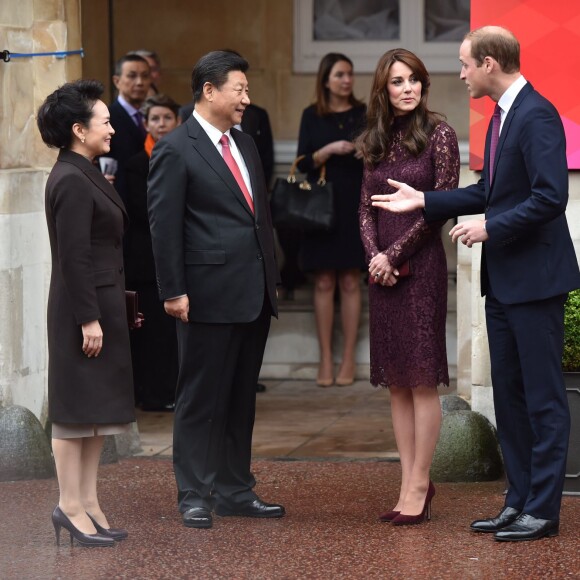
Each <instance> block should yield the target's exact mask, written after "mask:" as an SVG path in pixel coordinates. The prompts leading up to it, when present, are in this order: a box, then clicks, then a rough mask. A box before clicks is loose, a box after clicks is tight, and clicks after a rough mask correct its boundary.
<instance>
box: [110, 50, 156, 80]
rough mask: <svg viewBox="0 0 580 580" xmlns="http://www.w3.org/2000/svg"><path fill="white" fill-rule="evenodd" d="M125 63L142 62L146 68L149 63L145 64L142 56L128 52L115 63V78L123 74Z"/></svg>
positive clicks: (145, 60) (145, 61)
mask: <svg viewBox="0 0 580 580" xmlns="http://www.w3.org/2000/svg"><path fill="white" fill-rule="evenodd" d="M126 62H144V63H145V64H146V65H147V68H149V63H148V62H147V59H145V58H143V57H142V56H139V55H138V54H135V53H134V52H130V53H128V54H125V55H123V56H122V57H121V58H119V59H117V61H116V62H115V75H116V76H118V77H120V76H121V74H123V65H124V64H125V63H126Z"/></svg>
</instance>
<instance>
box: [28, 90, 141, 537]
mask: <svg viewBox="0 0 580 580" xmlns="http://www.w3.org/2000/svg"><path fill="white" fill-rule="evenodd" d="M102 94H103V85H102V84H101V83H100V82H98V81H85V80H80V81H75V82H72V83H67V84H65V85H63V86H62V87H60V88H58V89H57V90H56V91H54V92H53V93H52V94H50V95H49V96H48V97H47V98H46V100H45V101H44V103H43V104H42V105H41V106H40V108H39V110H38V116H37V123H38V128H39V130H40V135H41V137H42V140H43V141H44V142H45V143H46V144H47V145H48V146H49V147H55V148H58V149H59V154H58V159H57V161H56V163H55V165H54V167H53V168H52V171H51V173H50V175H49V177H48V181H47V183H46V199H45V206H46V221H47V225H48V235H49V238H50V247H51V254H52V273H51V278H50V290H49V295H48V313H47V324H48V354H49V364H48V418H49V420H50V421H51V423H52V450H53V453H54V460H55V464H56V473H57V477H58V486H59V491H60V498H59V502H58V505H57V506H56V508H55V509H54V511H53V514H52V523H53V525H54V529H55V532H56V539H57V543H59V540H60V531H61V528H65V529H66V530H67V531H68V532H69V534H70V538H71V544H72V542H73V538H74V539H76V540H77V542H78V543H79V544H81V545H83V546H112V545H113V544H114V543H115V541H116V540H122V539H124V538H126V537H127V535H128V534H127V531H126V530H123V529H118V528H117V529H114V528H111V527H110V526H109V522H108V520H107V517H106V516H105V514H104V513H103V510H102V509H101V506H100V503H99V499H98V496H97V472H98V468H99V460H100V457H101V450H102V448H103V442H104V438H105V435H114V434H118V433H123V432H125V431H127V430H128V429H129V426H130V423H131V422H133V421H134V420H135V405H134V401H133V377H132V373H131V352H130V349H129V328H128V324H127V313H126V304H125V279H124V267H123V244H122V237H123V231H124V229H125V227H126V225H127V214H126V212H125V206H124V205H123V202H122V201H121V198H120V197H119V195H118V194H117V192H116V191H115V188H114V187H113V186H112V185H111V184H110V183H109V181H107V179H106V178H105V177H104V176H103V175H102V174H101V172H100V171H99V169H98V167H96V166H95V165H94V160H95V158H96V157H97V156H98V155H106V154H107V153H108V152H109V151H110V143H111V137H112V136H113V135H114V133H115V131H114V130H113V127H111V123H110V117H109V110H108V109H107V106H106V105H105V103H103V101H102V100H101V96H102Z"/></svg>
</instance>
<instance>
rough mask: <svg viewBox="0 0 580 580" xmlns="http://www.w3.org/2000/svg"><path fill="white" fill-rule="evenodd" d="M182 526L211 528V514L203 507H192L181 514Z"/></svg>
mask: <svg viewBox="0 0 580 580" xmlns="http://www.w3.org/2000/svg"><path fill="white" fill-rule="evenodd" d="M182 517H183V525H184V526H185V527H186V528H211V526H212V525H213V520H212V517H211V512H210V511H209V510H208V509H207V508H204V507H192V508H189V509H188V510H187V511H186V512H183V516H182Z"/></svg>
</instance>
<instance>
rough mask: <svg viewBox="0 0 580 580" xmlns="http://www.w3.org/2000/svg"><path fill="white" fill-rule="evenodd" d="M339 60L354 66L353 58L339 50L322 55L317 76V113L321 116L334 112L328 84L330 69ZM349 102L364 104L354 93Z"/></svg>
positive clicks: (354, 105) (356, 105)
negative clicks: (331, 107)
mask: <svg viewBox="0 0 580 580" xmlns="http://www.w3.org/2000/svg"><path fill="white" fill-rule="evenodd" d="M337 62H348V64H350V67H351V68H354V66H353V64H352V60H350V58H348V56H345V55H344V54H340V53H339V52H329V53H328V54H326V55H325V56H323V57H322V60H321V61H320V64H319V65H318V75H317V76H316V113H317V114H318V115H319V116H320V117H324V116H325V115H330V113H332V111H331V110H330V91H329V90H328V87H327V86H326V84H327V83H328V79H329V78H330V71H331V70H332V67H333V66H334V65H335V64H336V63H337ZM348 102H349V103H350V104H351V105H352V106H353V107H359V106H360V105H362V104H363V103H362V101H359V100H358V99H357V98H356V97H355V96H354V95H353V94H352V93H351V94H350V96H349V97H348Z"/></svg>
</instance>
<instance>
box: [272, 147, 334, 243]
mask: <svg viewBox="0 0 580 580" xmlns="http://www.w3.org/2000/svg"><path fill="white" fill-rule="evenodd" d="M303 158H304V155H301V156H300V157H297V158H296V159H295V160H294V163H292V167H291V168H290V173H289V175H288V177H287V178H286V179H283V178H281V177H279V178H278V179H276V183H275V184H274V189H273V190H272V198H271V200H270V209H271V212H272V221H273V223H274V227H276V228H293V229H299V230H303V231H306V232H317V231H321V232H328V231H330V230H332V229H333V228H334V224H335V219H336V217H335V211H334V193H333V191H332V183H329V182H328V181H326V166H325V165H322V166H321V167H320V175H319V178H318V181H316V183H311V182H309V181H306V180H304V181H301V182H298V181H296V167H297V165H298V162H299V161H300V160H301V159H303Z"/></svg>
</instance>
